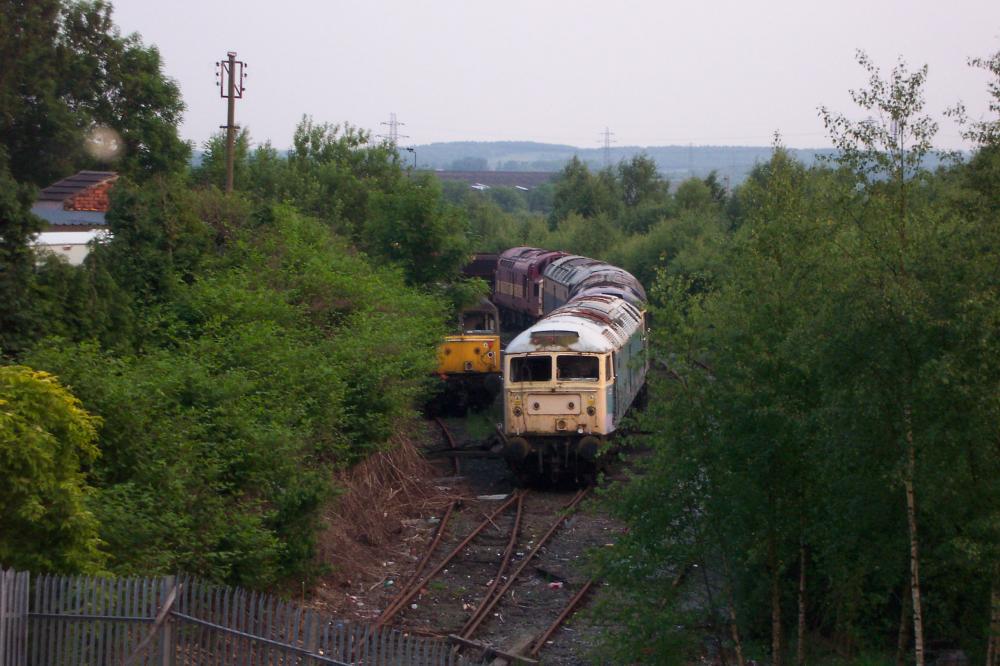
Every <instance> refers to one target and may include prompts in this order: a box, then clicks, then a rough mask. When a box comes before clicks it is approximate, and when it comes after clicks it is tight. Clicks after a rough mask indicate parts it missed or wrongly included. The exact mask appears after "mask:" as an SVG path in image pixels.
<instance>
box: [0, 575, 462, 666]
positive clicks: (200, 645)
mask: <svg viewBox="0 0 1000 666" xmlns="http://www.w3.org/2000/svg"><path fill="white" fill-rule="evenodd" d="M466 663H468V662H466V661H465V660H464V659H462V658H460V657H456V656H455V655H454V654H453V652H452V650H451V646H450V645H449V644H448V643H446V642H445V641H442V640H439V639H433V638H426V637H420V636H413V635H407V634H404V633H402V632H400V631H397V630H393V629H387V628H377V627H374V626H368V625H363V624H358V623H351V622H345V621H340V620H337V619H336V618H333V617H330V616H328V615H325V614H323V613H318V612H315V611H312V610H307V609H303V608H301V607H299V606H298V605H296V604H294V603H291V602H286V601H282V600H281V599H279V598H277V597H275V596H272V595H268V594H260V593H257V592H249V591H246V590H241V589H233V588H226V587H220V586H217V585H213V584H211V583H207V582H205V581H201V580H198V579H195V578H174V577H172V576H167V577H160V578H101V577H85V576H49V575H43V576H35V577H33V578H32V577H31V576H30V575H29V574H28V573H25V572H15V571H4V570H0V666H29V665H30V666H49V665H51V666H64V665H72V666H103V665H104V664H114V665H115V666H140V665H141V666H188V665H194V664H199V665H200V664H212V665H214V666H251V665H253V666H277V665H279V664H280V665H281V666H293V665H294V666H312V665H316V666H319V665H322V664H327V665H329V664H332V665H344V664H350V665H365V666H389V665H396V664H399V665H403V664H406V665H411V664H412V665H414V666H461V665H463V664H466Z"/></svg>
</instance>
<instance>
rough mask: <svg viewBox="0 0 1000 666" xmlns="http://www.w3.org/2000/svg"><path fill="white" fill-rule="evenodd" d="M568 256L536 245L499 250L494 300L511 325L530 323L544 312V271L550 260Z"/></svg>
mask: <svg viewBox="0 0 1000 666" xmlns="http://www.w3.org/2000/svg"><path fill="white" fill-rule="evenodd" d="M565 256H566V253H565V252H559V251H554V250H542V249H539V248H537V247H515V248H511V249H510V250H507V251H505V252H503V253H501V254H500V260H499V261H498V262H497V273H496V288H495V289H494V291H493V302H494V303H496V305H497V306H498V307H499V308H500V309H501V313H503V315H505V316H506V317H507V318H508V319H509V320H510V321H509V322H508V323H509V324H510V325H521V326H524V325H530V324H532V323H534V322H535V321H536V320H537V319H538V318H539V317H541V316H542V315H543V314H545V311H544V308H543V302H542V298H543V297H542V275H543V273H544V272H545V268H546V267H547V266H548V265H549V264H551V263H552V262H553V261H555V260H557V259H559V258H561V257H565Z"/></svg>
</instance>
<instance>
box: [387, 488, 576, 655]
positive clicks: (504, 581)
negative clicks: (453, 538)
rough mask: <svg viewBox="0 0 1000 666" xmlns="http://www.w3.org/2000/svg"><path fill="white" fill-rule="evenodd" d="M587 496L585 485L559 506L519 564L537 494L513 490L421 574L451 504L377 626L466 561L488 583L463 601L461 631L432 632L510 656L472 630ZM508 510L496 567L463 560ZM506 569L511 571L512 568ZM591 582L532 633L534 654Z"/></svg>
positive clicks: (449, 515)
mask: <svg viewBox="0 0 1000 666" xmlns="http://www.w3.org/2000/svg"><path fill="white" fill-rule="evenodd" d="M587 494H588V490H587V489H584V490H580V491H578V492H576V493H575V494H574V495H573V497H572V499H570V501H569V502H567V503H566V504H565V505H564V506H562V508H561V509H560V511H559V516H558V517H557V518H556V519H555V520H554V521H552V523H551V525H550V526H549V528H548V530H547V531H546V532H545V534H544V535H543V536H541V537H540V538H539V539H538V540H537V542H536V543H534V545H533V547H532V548H531V550H530V551H529V552H527V553H526V554H525V555H524V556H523V558H522V559H521V560H520V561H519V562H518V561H517V560H515V555H516V554H518V551H517V543H518V539H519V536H520V534H519V533H520V531H521V528H522V525H523V518H524V516H525V513H526V512H525V502H526V501H527V500H528V499H530V498H533V497H534V496H535V495H536V493H534V492H533V491H530V490H525V489H520V490H517V491H515V492H514V493H512V494H511V496H510V497H508V498H507V499H506V500H504V501H503V502H502V503H501V505H500V506H499V507H496V508H495V509H493V510H492V511H490V512H489V513H488V514H487V515H486V516H485V518H484V519H483V520H482V521H481V522H480V523H478V525H476V526H475V527H474V528H473V529H472V530H471V531H470V532H469V533H468V534H466V536H465V537H464V538H463V539H462V540H461V542H459V544H458V545H456V546H455V547H454V548H452V550H451V551H450V552H449V553H447V554H446V555H445V556H444V557H443V558H442V559H441V560H440V561H438V563H437V564H436V565H435V566H434V567H433V568H431V569H430V571H428V572H426V573H424V572H425V570H426V569H427V566H428V564H429V563H430V561H431V560H432V559H433V554H434V552H435V551H436V550H437V548H438V546H439V545H440V543H441V542H442V540H443V536H444V534H445V532H446V531H447V529H448V527H449V525H451V524H452V523H453V522H454V521H453V516H454V513H455V510H456V509H458V508H459V507H458V506H457V505H452V506H450V507H449V509H448V511H447V512H446V513H445V515H444V517H443V518H442V520H441V522H440V524H439V525H438V529H437V531H436V533H435V535H434V537H433V539H432V541H431V543H430V545H429V546H428V548H427V551H426V552H425V554H424V556H423V558H422V559H421V561H420V563H419V564H418V565H417V568H416V570H415V571H414V573H413V574H412V575H411V577H410V580H409V581H408V583H407V584H405V585H404V586H403V587H402V588H401V590H400V592H399V593H398V594H397V596H396V598H395V599H394V600H393V602H392V603H390V604H389V606H388V607H387V608H386V609H385V610H384V611H383V612H382V614H381V615H380V617H379V619H378V620H377V621H376V626H383V625H385V624H387V623H389V622H390V621H391V620H392V619H393V618H395V617H396V616H397V615H399V614H400V613H401V612H403V611H404V610H406V609H407V608H408V605H409V604H410V603H411V602H412V601H414V600H415V599H416V598H417V597H418V595H420V594H421V593H426V592H427V590H428V587H429V586H431V587H433V585H432V582H433V581H434V579H435V578H436V577H438V576H439V575H440V574H441V573H442V572H445V571H447V569H446V568H448V567H450V568H452V569H456V568H460V567H462V566H470V565H471V566H472V568H473V570H474V573H475V574H476V575H477V576H480V575H490V576H491V581H490V583H489V584H488V585H487V589H486V591H485V592H484V593H483V594H482V595H481V596H480V597H479V598H478V599H476V600H474V601H473V603H471V604H463V606H464V607H465V608H468V609H471V610H472V613H471V615H469V616H468V617H467V618H465V619H464V623H463V624H462V627H461V629H459V630H455V631H450V629H451V628H450V627H443V626H442V627H438V628H437V630H436V631H431V633H433V634H435V635H440V636H446V635H447V636H449V638H450V639H451V640H452V642H454V643H455V644H456V648H455V649H456V651H457V650H459V649H461V648H463V647H477V648H481V649H482V650H484V651H485V652H487V653H491V652H492V653H495V654H499V655H507V656H511V655H509V654H508V653H505V652H503V651H502V650H500V649H499V648H494V647H491V646H488V645H485V644H481V643H478V642H476V641H475V640H473V637H474V636H475V635H476V633H477V631H478V630H479V629H480V628H481V626H482V625H483V623H484V622H485V621H486V620H487V618H489V617H490V616H491V613H493V611H494V610H495V609H496V608H497V607H498V605H499V604H500V602H501V600H503V599H504V598H505V597H506V596H507V595H508V593H509V592H510V591H511V590H512V588H513V587H514V585H515V584H516V583H517V582H518V581H520V580H522V574H523V572H524V571H525V570H526V569H527V567H528V566H529V564H531V563H532V561H534V560H535V558H536V556H537V555H538V554H539V553H540V552H541V550H542V549H543V548H544V547H546V544H547V543H548V542H549V540H550V538H551V537H552V536H553V535H554V534H555V533H556V532H557V531H558V529H559V528H560V526H561V525H562V524H563V522H564V521H565V520H566V519H567V518H568V517H569V515H570V514H571V513H572V512H573V510H574V509H576V508H577V507H578V506H579V504H580V503H581V502H582V501H583V499H584V498H585V497H586V496H587ZM507 513H513V518H512V519H511V521H510V528H509V530H507V533H506V534H507V537H506V545H505V548H504V551H503V553H502V556H501V557H500V560H499V563H498V564H496V565H495V569H491V570H490V572H489V573H488V574H487V573H485V572H483V571H482V570H481V569H477V568H476V567H477V566H479V565H480V563H477V562H476V561H475V560H472V561H468V560H469V554H468V552H467V551H468V549H469V547H470V545H472V544H473V542H474V541H475V540H476V539H477V537H480V536H481V535H482V534H483V533H484V531H486V530H487V529H488V528H489V527H491V526H492V527H495V528H497V529H499V528H498V526H497V521H498V520H503V519H504V518H502V517H503V516H505V514H507ZM515 565H516V566H515ZM511 569H513V570H512V571H511ZM508 572H509V573H508ZM453 575H454V574H453ZM590 585H591V584H590V582H588V583H587V584H586V585H584V586H582V587H581V588H580V591H578V592H577V593H576V594H575V595H573V597H572V599H570V603H569V604H568V605H567V606H566V607H565V608H563V609H562V612H560V613H559V614H558V617H556V618H555V621H554V622H552V623H551V624H550V625H548V626H547V627H541V628H538V630H537V631H534V634H535V636H537V638H536V639H535V640H533V641H532V642H531V645H530V650H531V652H532V654H533V655H537V654H538V652H539V651H540V650H541V649H542V647H543V646H544V645H545V642H546V641H547V640H548V639H549V637H550V636H551V635H552V633H553V632H554V631H555V630H556V629H557V628H558V626H559V625H560V624H561V623H562V622H563V621H564V620H565V619H566V618H567V617H568V616H569V615H570V614H571V613H572V610H573V609H574V608H575V606H576V605H578V604H579V602H580V601H581V600H582V598H583V596H584V595H585V594H586V592H587V590H589V589H590ZM560 587H561V585H560ZM512 596H513V595H512ZM455 603H461V601H459V600H456V601H455ZM417 631H419V632H420V633H427V631H426V630H424V629H418V630H417ZM526 649H527V646H526ZM518 659H521V660H522V661H530V659H527V658H525V657H518Z"/></svg>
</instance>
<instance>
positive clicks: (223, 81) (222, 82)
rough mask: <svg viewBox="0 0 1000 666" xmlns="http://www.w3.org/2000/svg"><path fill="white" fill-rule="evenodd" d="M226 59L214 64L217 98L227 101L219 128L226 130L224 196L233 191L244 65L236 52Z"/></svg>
mask: <svg viewBox="0 0 1000 666" xmlns="http://www.w3.org/2000/svg"><path fill="white" fill-rule="evenodd" d="M226 55H227V59H226V60H223V61H222V62H217V63H215V65H216V67H218V68H219V69H218V71H217V72H216V78H218V80H219V96H220V97H224V98H226V99H227V100H228V101H229V109H228V113H227V115H226V124H225V125H220V126H219V127H220V128H222V129H224V130H226V194H229V193H230V192H232V191H233V159H234V156H235V153H236V130H238V129H239V126H238V125H237V124H236V100H238V99H243V91H244V90H245V88H244V87H243V79H245V78H246V77H247V75H246V74H245V73H244V71H243V70H244V69H246V63H244V62H242V61H240V60H237V59H236V51H230V52H229V53H227V54H226Z"/></svg>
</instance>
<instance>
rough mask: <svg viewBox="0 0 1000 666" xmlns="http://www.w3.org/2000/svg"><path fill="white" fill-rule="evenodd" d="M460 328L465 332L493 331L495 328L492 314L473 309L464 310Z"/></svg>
mask: <svg viewBox="0 0 1000 666" xmlns="http://www.w3.org/2000/svg"><path fill="white" fill-rule="evenodd" d="M462 330H464V331H465V332H466V333H473V332H476V331H485V332H488V333H493V332H495V331H496V330H497V327H496V322H495V321H494V320H493V315H492V314H490V313H489V312H484V311H474V312H466V313H465V314H464V315H463V317H462Z"/></svg>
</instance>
